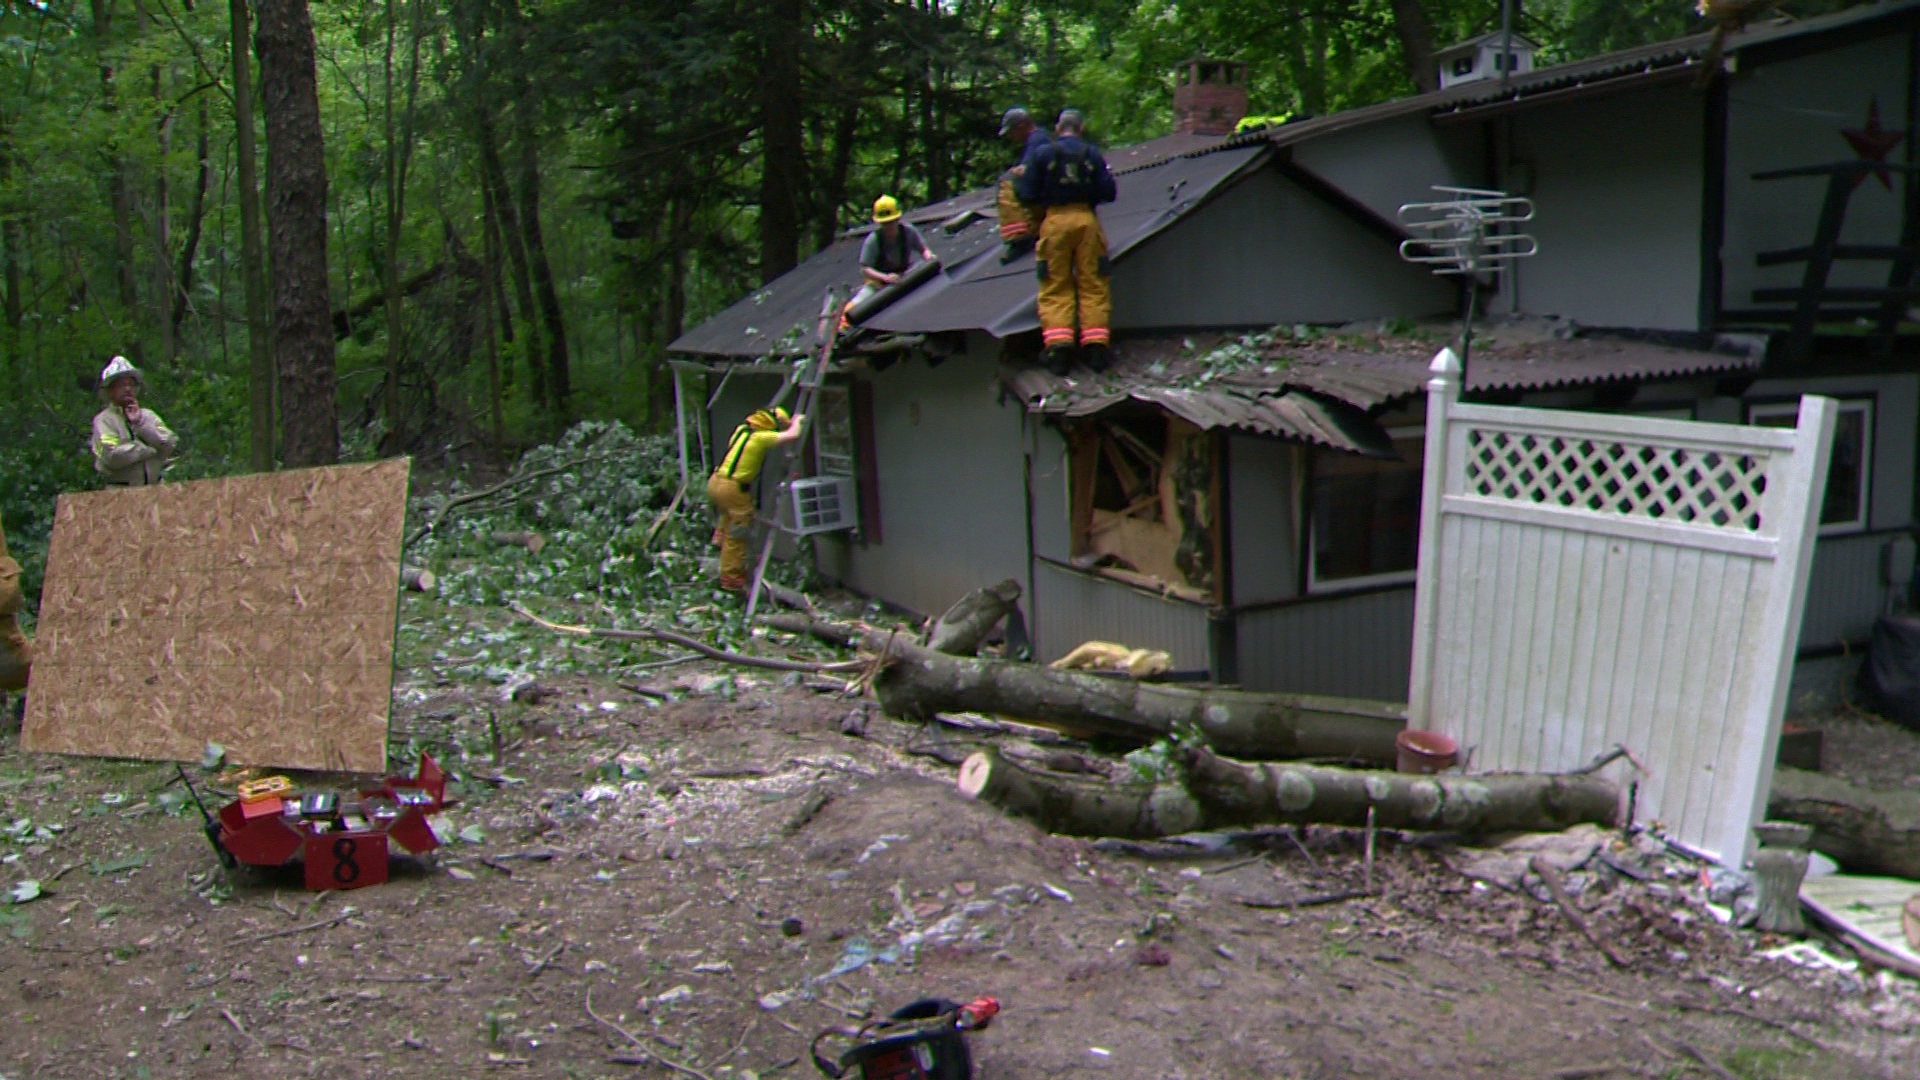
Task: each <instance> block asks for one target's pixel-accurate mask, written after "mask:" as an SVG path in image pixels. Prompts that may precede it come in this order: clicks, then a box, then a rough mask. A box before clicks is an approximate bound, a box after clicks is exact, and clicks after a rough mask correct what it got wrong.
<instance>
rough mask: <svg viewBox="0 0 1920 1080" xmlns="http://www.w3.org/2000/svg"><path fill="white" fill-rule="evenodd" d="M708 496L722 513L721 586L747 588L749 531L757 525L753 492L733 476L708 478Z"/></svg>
mask: <svg viewBox="0 0 1920 1080" xmlns="http://www.w3.org/2000/svg"><path fill="white" fill-rule="evenodd" d="M707 498H708V499H710V500H712V502H713V510H714V513H716V514H718V515H719V517H720V528H719V530H717V531H718V532H719V533H720V587H721V588H745V587H746V584H747V534H748V533H749V532H751V531H752V529H753V495H752V494H751V493H750V492H749V491H748V490H747V486H746V485H745V484H742V483H740V482H739V481H737V480H733V479H731V478H730V477H725V476H714V477H712V478H710V479H708V480H707Z"/></svg>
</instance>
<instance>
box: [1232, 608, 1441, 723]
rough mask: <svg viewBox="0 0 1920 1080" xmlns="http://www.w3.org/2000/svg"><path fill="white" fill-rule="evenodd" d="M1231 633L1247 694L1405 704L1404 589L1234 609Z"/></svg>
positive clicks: (1407, 615) (1407, 641) (1407, 627)
mask: <svg viewBox="0 0 1920 1080" xmlns="http://www.w3.org/2000/svg"><path fill="white" fill-rule="evenodd" d="M1237 631H1238V640H1239V648H1240V657H1239V659H1240V681H1241V682H1242V683H1243V684H1244V685H1246V687H1247V688H1248V689H1251V690H1276V691H1291V692H1293V693H1297V694H1335V695H1339V696H1342V697H1361V698H1375V699H1378V700H1382V701H1405V700H1407V680H1408V679H1409V678H1411V677H1412V670H1411V666H1412V661H1413V589H1412V588H1411V587H1409V588H1404V589H1389V590H1386V591H1384V592H1367V593H1356V594H1354V595H1351V596H1330V597H1327V598H1326V599H1324V600H1313V601H1309V602H1306V603H1300V604H1290V605H1288V606H1286V607H1278V608H1268V609H1266V610H1264V611H1247V612H1242V613H1241V614H1240V616H1239V625H1238V627H1237Z"/></svg>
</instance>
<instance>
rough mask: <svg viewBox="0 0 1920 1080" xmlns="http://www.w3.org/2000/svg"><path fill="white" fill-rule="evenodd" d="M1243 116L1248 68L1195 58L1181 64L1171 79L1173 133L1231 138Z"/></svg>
mask: <svg viewBox="0 0 1920 1080" xmlns="http://www.w3.org/2000/svg"><path fill="white" fill-rule="evenodd" d="M1246 115H1247V65H1245V64H1243V63H1241V62H1240V61H1238V60H1208V59H1206V58H1204V57H1198V56H1196V57H1194V58H1193V59H1191V60H1188V61H1187V62H1185V63H1183V64H1181V65H1180V70H1179V72H1178V73H1177V74H1176V75H1175V76H1174V86H1173V130H1175V131H1176V132H1181V133H1184V134H1189V135H1231V134H1233V128H1234V125H1235V124H1238V123H1239V122H1240V121H1241V120H1242V119H1243V118H1244V117H1245V116H1246Z"/></svg>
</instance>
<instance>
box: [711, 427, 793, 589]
mask: <svg viewBox="0 0 1920 1080" xmlns="http://www.w3.org/2000/svg"><path fill="white" fill-rule="evenodd" d="M806 422H807V418H806V417H805V416H788V415H787V410H785V409H772V410H767V409H756V410H755V411H754V412H753V414H752V415H751V416H748V417H747V418H746V420H744V421H742V422H741V424H740V426H739V427H737V428H734V429H733V435H732V437H731V438H729V439H728V440H727V450H726V453H724V454H721V455H720V463H719V464H718V465H716V466H714V469H713V476H712V477H710V478H709V479H708V480H707V498H709V499H711V500H712V501H713V509H714V513H716V514H718V515H719V517H720V522H719V524H718V525H717V526H715V528H714V530H713V535H714V539H715V540H717V541H719V543H720V587H721V588H723V589H727V590H729V591H731V592H745V591H746V589H747V534H748V532H750V531H751V530H752V528H753V478H754V477H756V476H758V475H760V466H761V465H763V464H765V463H766V460H767V451H769V450H771V449H773V448H774V447H776V446H782V445H785V444H787V443H790V442H793V441H795V440H796V439H798V438H800V430H801V426H802V425H804V424H805V423H806Z"/></svg>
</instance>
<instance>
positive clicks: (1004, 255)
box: [1000, 236, 1033, 266]
mask: <svg viewBox="0 0 1920 1080" xmlns="http://www.w3.org/2000/svg"><path fill="white" fill-rule="evenodd" d="M1032 250H1033V237H1031V236H1023V237H1021V238H1020V239H1018V240H1009V241H1007V242H1006V243H1004V244H1001V245H1000V265H1001V266H1005V265H1007V264H1008V263H1010V262H1012V261H1013V260H1015V259H1017V258H1019V257H1020V256H1022V255H1025V254H1026V253H1027V252H1029V251H1032Z"/></svg>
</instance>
